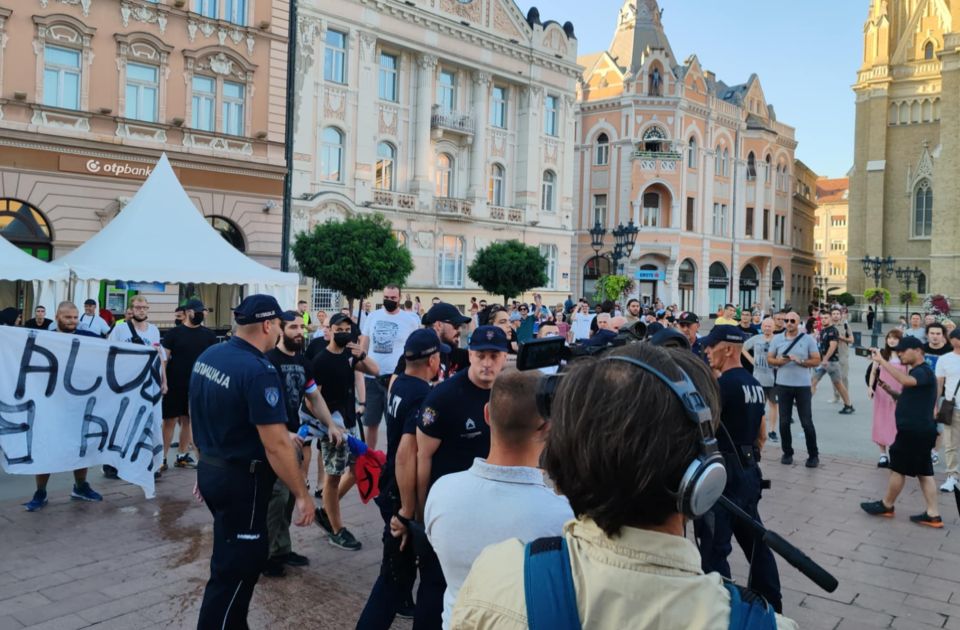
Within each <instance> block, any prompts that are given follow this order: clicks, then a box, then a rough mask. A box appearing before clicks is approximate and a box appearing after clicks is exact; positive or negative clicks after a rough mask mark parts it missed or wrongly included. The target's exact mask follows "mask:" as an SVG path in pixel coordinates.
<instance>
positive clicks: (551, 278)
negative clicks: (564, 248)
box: [540, 243, 558, 289]
mask: <svg viewBox="0 0 960 630" xmlns="http://www.w3.org/2000/svg"><path fill="white" fill-rule="evenodd" d="M540 255H541V256H543V257H544V258H545V259H546V260H547V266H546V269H545V272H546V274H547V284H545V285H544V286H543V288H544V289H556V288H557V258H558V255H557V246H556V245H551V244H547V243H541V244H540Z"/></svg>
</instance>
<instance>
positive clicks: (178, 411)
mask: <svg viewBox="0 0 960 630" xmlns="http://www.w3.org/2000/svg"><path fill="white" fill-rule="evenodd" d="M161 407H162V408H163V417H164V418H176V417H177V416H189V415H190V403H189V401H188V399H187V390H186V389H184V390H183V391H182V392H181V391H178V390H175V389H174V390H169V391H168V392H167V395H166V396H164V397H163V404H162V405H161Z"/></svg>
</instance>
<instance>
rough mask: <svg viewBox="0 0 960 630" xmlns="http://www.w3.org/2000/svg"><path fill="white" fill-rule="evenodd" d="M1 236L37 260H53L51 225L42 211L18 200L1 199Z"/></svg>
mask: <svg viewBox="0 0 960 630" xmlns="http://www.w3.org/2000/svg"><path fill="white" fill-rule="evenodd" d="M0 236H2V237H3V238H5V239H7V240H8V241H10V242H11V243H13V244H14V245H16V246H17V247H19V248H20V249H22V250H23V251H25V252H27V253H28V254H30V255H31V256H33V257H35V258H39V259H40V260H46V261H49V260H50V258H51V247H50V245H51V242H52V240H53V239H52V237H51V235H50V225H49V224H48V223H47V220H46V219H45V218H44V216H43V215H42V214H40V211H39V210H37V209H36V208H34V207H33V206H31V205H30V204H28V203H24V202H22V201H17V200H16V199H0Z"/></svg>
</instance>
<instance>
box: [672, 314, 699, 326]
mask: <svg viewBox="0 0 960 630" xmlns="http://www.w3.org/2000/svg"><path fill="white" fill-rule="evenodd" d="M677 323H678V324H699V323H700V318H699V317H697V314H696V313H691V312H690V311H684V312H682V313H680V317H678V318H677Z"/></svg>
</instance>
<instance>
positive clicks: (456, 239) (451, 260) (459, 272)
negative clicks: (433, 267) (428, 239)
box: [437, 236, 465, 289]
mask: <svg viewBox="0 0 960 630" xmlns="http://www.w3.org/2000/svg"><path fill="white" fill-rule="evenodd" d="M464 249H465V247H464V243H463V238H462V237H460V236H444V237H443V239H442V240H441V241H440V251H439V252H438V253H437V286H441V287H447V288H454V289H456V288H460V287H462V286H463V264H464Z"/></svg>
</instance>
